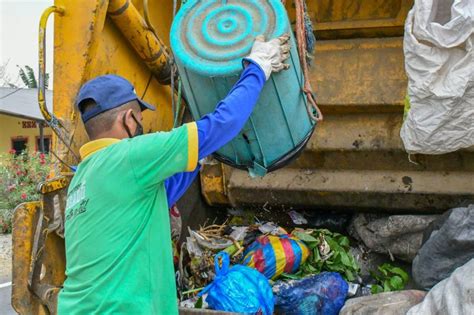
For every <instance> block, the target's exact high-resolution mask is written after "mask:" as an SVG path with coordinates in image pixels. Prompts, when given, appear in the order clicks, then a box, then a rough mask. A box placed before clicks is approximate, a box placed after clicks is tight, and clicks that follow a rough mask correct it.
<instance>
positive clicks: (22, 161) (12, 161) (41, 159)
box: [0, 151, 51, 232]
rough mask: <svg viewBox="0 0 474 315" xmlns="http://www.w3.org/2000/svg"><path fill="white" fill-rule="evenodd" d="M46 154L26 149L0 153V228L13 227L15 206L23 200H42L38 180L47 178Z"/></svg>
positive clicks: (9, 228) (1, 229)
mask: <svg viewBox="0 0 474 315" xmlns="http://www.w3.org/2000/svg"><path fill="white" fill-rule="evenodd" d="M50 162H51V161H50V158H49V156H48V155H47V154H43V153H39V152H31V153H30V152H27V151H24V152H22V153H20V154H18V155H17V154H15V151H10V152H9V153H8V154H3V155H0V231H3V232H10V231H11V219H12V213H13V209H15V207H16V206H17V205H19V204H20V203H22V202H27V201H36V200H39V198H40V196H39V192H38V190H37V187H38V184H39V183H41V182H43V181H44V180H46V179H47V178H48V173H49V170H50V165H51V164H50Z"/></svg>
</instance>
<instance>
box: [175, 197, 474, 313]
mask: <svg viewBox="0 0 474 315" xmlns="http://www.w3.org/2000/svg"><path fill="white" fill-rule="evenodd" d="M229 213H230V214H229V218H228V219H227V221H225V222H224V223H223V224H216V223H215V222H214V223H212V224H205V225H204V226H201V227H200V228H199V229H196V230H192V229H190V228H188V236H187V237H186V241H185V242H183V244H182V245H181V246H180V249H181V250H180V254H179V256H178V257H177V259H178V264H177V266H176V269H177V273H176V275H177V277H176V279H177V284H178V294H179V298H180V306H181V307H186V308H200V309H212V310H218V311H221V312H234V313H247V314H257V313H258V314H260V313H261V314H381V313H384V314H405V313H407V312H408V311H409V310H410V309H411V308H413V309H414V310H416V309H424V310H426V309H431V310H436V307H437V306H436V305H435V304H433V303H434V302H432V301H434V300H437V301H446V302H443V303H448V302H447V301H449V300H450V299H453V298H454V297H453V296H452V295H453V294H450V293H449V292H451V291H453V290H454V291H456V290H464V289H465V287H468V288H469V289H470V288H471V286H472V284H470V283H466V281H462V277H459V274H460V271H457V273H453V272H454V271H455V270H456V268H458V267H459V270H464V269H466V270H467V269H469V270H471V269H472V266H473V261H474V260H473V259H472V258H473V257H474V229H473V228H472V226H474V206H472V205H471V206H469V207H467V208H456V209H452V210H450V211H447V212H446V213H445V214H444V215H418V216H415V215H375V214H355V215H353V217H352V219H347V218H344V223H345V225H346V226H345V228H342V226H340V225H337V224H336V225H335V224H332V223H334V222H335V221H334V220H333V218H331V219H330V220H327V218H326V215H324V216H325V218H324V220H323V221H325V222H329V223H331V224H332V225H331V224H329V225H328V226H331V227H334V230H336V231H337V232H336V231H332V230H330V229H326V228H323V227H324V226H325V225H324V224H322V225H319V224H318V225H317V227H315V226H314V225H313V224H310V223H309V222H310V220H311V222H319V221H321V220H319V221H318V220H317V219H315V217H314V213H312V214H306V213H304V214H302V213H298V212H296V211H291V214H288V216H290V217H291V221H290V223H289V224H288V226H286V225H285V227H283V226H280V225H278V224H277V223H274V222H272V221H260V220H261V219H258V218H257V217H255V216H253V215H249V213H245V216H246V218H243V216H242V212H241V211H230V212H229ZM311 216H313V217H312V218H311ZM249 218H251V219H249ZM295 225H296V226H297V227H295ZM345 231H346V232H345ZM344 233H346V234H347V235H345V234H344ZM397 259H398V260H397ZM412 262H413V267H412V270H411V274H412V275H413V279H412V278H411V277H410V276H409V273H408V272H407V270H408V269H409V268H410V267H409V266H410V265H409V264H407V263H412ZM463 268H464V269H463ZM433 270H436V272H432V271H433ZM466 279H467V278H466ZM432 287H433V289H432V291H430V292H428V293H427V292H426V291H425V290H430V289H431V288H432ZM447 287H449V290H445V289H446V288H447ZM414 288H420V289H422V290H412V289H414ZM407 289H408V290H407ZM443 290H444V291H443ZM443 294H444V296H443ZM448 295H449V296H448ZM462 296H463V295H462V294H461V295H460V296H459V297H456V298H457V299H460V298H462ZM430 301H431V302H430ZM464 302H465V301H464ZM461 304H462V301H460V302H459V305H461ZM394 305H396V307H395V306H394ZM468 306H470V305H469V303H468ZM415 307H418V308H415ZM463 307H464V306H463ZM412 313H413V311H412Z"/></svg>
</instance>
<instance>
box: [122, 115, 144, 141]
mask: <svg viewBox="0 0 474 315" xmlns="http://www.w3.org/2000/svg"><path fill="white" fill-rule="evenodd" d="M132 118H133V120H135V123H136V124H137V128H136V129H135V133H134V134H133V135H132V133H131V132H130V129H129V128H128V126H127V124H126V123H125V115H123V119H122V123H123V126H124V128H125V131H126V132H127V135H128V137H129V138H133V137H136V136H141V135H142V134H143V126H142V125H141V124H140V123H139V122H138V120H137V119H136V118H135V115H133V113H132Z"/></svg>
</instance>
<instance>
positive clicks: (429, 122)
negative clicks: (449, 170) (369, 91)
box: [400, 0, 474, 154]
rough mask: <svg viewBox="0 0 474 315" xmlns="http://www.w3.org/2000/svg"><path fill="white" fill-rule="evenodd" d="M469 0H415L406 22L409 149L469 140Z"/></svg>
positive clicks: (473, 73) (473, 23) (473, 36)
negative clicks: (409, 106) (409, 104)
mask: <svg viewBox="0 0 474 315" xmlns="http://www.w3.org/2000/svg"><path fill="white" fill-rule="evenodd" d="M473 46H474V0H416V1H415V5H414V6H413V8H412V9H411V10H410V12H409V13H408V16H407V19H406V23H405V38H404V47H403V48H404V53H405V68H406V72H407V76H408V96H409V98H410V103H411V109H410V111H409V112H408V115H407V117H406V118H405V121H404V123H403V126H402V129H401V132H400V136H401V138H402V140H403V143H404V146H405V149H406V151H407V152H409V153H424V154H442V153H447V152H452V151H455V150H458V149H461V148H467V147H470V146H473V145H474V47H473Z"/></svg>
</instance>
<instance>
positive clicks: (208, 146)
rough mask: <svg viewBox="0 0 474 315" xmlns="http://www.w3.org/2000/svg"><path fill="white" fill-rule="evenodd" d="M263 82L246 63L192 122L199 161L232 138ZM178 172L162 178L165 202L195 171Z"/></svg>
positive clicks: (183, 188) (183, 189)
mask: <svg viewBox="0 0 474 315" xmlns="http://www.w3.org/2000/svg"><path fill="white" fill-rule="evenodd" d="M264 84H265V74H264V73H263V71H262V70H261V69H260V67H259V66H258V65H255V64H253V63H251V62H249V64H248V66H247V67H246V68H245V70H244V71H243V72H242V75H241V76H240V79H239V81H237V83H236V84H235V85H234V87H233V88H232V90H231V91H230V92H229V94H228V95H227V97H226V98H225V99H223V100H222V101H221V102H219V104H218V105H217V108H216V109H215V111H214V112H213V113H211V114H208V115H206V116H204V117H203V118H201V119H200V120H198V121H197V122H196V124H197V128H198V141H199V151H198V152H199V160H200V159H203V158H205V157H206V156H208V155H210V154H212V153H214V152H215V151H217V150H218V149H219V148H221V147H222V146H224V145H225V144H227V143H228V142H229V141H230V140H232V139H233V138H234V137H235V136H237V134H238V133H239V131H240V130H241V129H242V128H243V126H244V125H245V122H246V121H247V119H248V118H249V117H250V114H251V113H252V110H253V108H254V106H255V104H256V103H257V99H258V96H259V95H260V92H261V90H262V88H263V85H264ZM199 168H200V167H199V166H198V167H196V169H195V170H194V171H193V172H186V173H178V174H175V175H174V176H171V177H170V178H168V179H166V181H165V188H166V194H167V197H168V205H169V206H171V205H173V204H174V203H175V202H176V201H177V200H179V198H181V196H182V195H183V194H184V193H185V192H186V190H187V189H188V187H189V186H190V185H191V183H192V182H193V180H194V179H195V178H196V176H197V174H198V173H199Z"/></svg>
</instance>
